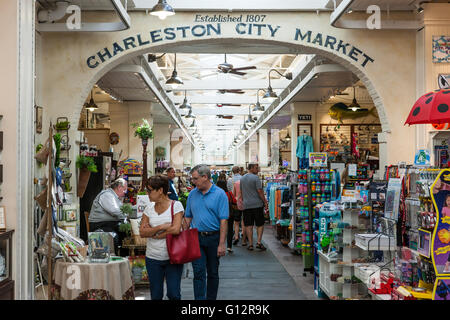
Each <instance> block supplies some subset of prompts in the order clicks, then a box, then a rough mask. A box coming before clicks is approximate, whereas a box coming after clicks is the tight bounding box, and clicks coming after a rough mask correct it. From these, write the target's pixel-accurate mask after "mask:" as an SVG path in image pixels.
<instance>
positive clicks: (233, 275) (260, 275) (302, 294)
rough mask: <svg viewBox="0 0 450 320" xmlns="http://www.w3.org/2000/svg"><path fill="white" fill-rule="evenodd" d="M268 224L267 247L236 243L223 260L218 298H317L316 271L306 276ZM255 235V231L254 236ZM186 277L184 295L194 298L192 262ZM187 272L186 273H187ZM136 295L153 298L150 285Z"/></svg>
mask: <svg viewBox="0 0 450 320" xmlns="http://www.w3.org/2000/svg"><path fill="white" fill-rule="evenodd" d="M274 232H275V230H274V229H273V228H272V227H271V226H269V225H266V227H265V231H264V234H263V243H264V245H265V246H266V247H267V250H266V251H264V252H260V251H258V250H253V251H248V250H247V248H246V247H242V246H240V243H239V244H238V245H237V246H234V247H233V251H234V252H233V253H231V254H227V255H226V256H225V257H223V258H221V260H220V267H219V272H220V275H219V276H220V284H219V292H218V295H217V299H218V300H317V299H318V298H317V296H316V295H315V294H314V289H313V275H311V274H309V273H307V276H306V277H304V276H303V265H302V258H301V256H296V255H293V254H291V250H290V249H289V248H287V247H283V246H282V245H281V243H280V241H279V240H277V239H276V237H275V235H274ZM254 239H256V233H255V238H254ZM186 267H187V272H186V273H187V277H183V279H182V281H181V298H182V299H183V300H193V299H194V292H193V287H192V278H193V272H192V266H191V264H187V265H186ZM186 273H185V274H184V275H185V276H186ZM135 294H136V299H139V300H143V299H150V291H149V289H148V287H147V288H146V287H140V288H136V291H135Z"/></svg>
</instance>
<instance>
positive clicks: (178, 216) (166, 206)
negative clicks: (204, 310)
mask: <svg viewBox="0 0 450 320" xmlns="http://www.w3.org/2000/svg"><path fill="white" fill-rule="evenodd" d="M146 187H147V193H148V196H149V198H150V201H151V202H152V203H151V205H150V206H147V208H146V209H145V211H144V214H143V215H142V221H141V225H140V228H139V233H140V236H141V237H143V238H147V251H146V254H145V256H146V257H145V264H146V267H147V273H148V280H149V282H150V295H151V298H152V300H162V299H163V297H164V278H165V279H166V284H167V297H168V298H169V299H170V300H180V299H181V275H182V273H183V264H171V263H170V258H169V253H168V250H167V244H166V236H167V235H169V234H172V235H178V234H179V233H180V231H181V221H182V218H183V213H184V208H183V205H182V204H181V202H179V201H172V200H170V199H169V197H168V194H167V193H168V191H169V180H168V178H167V177H166V176H161V175H157V176H154V177H151V178H150V179H148V182H147V186H146ZM172 216H173V219H172Z"/></svg>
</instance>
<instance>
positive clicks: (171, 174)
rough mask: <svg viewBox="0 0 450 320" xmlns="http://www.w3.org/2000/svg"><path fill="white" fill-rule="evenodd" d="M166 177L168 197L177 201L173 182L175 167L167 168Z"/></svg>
mask: <svg viewBox="0 0 450 320" xmlns="http://www.w3.org/2000/svg"><path fill="white" fill-rule="evenodd" d="M166 174H167V178H169V192H168V195H169V199H170V200H175V201H178V193H177V189H176V188H175V184H174V183H173V179H175V169H174V168H168V169H167V171H166Z"/></svg>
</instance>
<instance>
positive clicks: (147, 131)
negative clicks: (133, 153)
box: [131, 119, 153, 140]
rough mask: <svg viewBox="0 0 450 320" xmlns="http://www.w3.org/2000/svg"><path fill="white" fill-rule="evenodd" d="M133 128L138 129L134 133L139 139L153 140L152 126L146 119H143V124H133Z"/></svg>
mask: <svg viewBox="0 0 450 320" xmlns="http://www.w3.org/2000/svg"><path fill="white" fill-rule="evenodd" d="M131 126H132V127H133V128H136V130H135V131H134V136H135V137H139V138H140V139H141V140H148V139H153V130H152V127H150V124H149V123H148V121H147V120H146V119H142V124H141V125H139V124H138V123H133V124H132V125H131Z"/></svg>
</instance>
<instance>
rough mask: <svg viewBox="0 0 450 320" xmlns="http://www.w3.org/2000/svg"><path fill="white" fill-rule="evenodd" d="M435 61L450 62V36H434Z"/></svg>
mask: <svg viewBox="0 0 450 320" xmlns="http://www.w3.org/2000/svg"><path fill="white" fill-rule="evenodd" d="M433 63H450V36H433Z"/></svg>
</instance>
